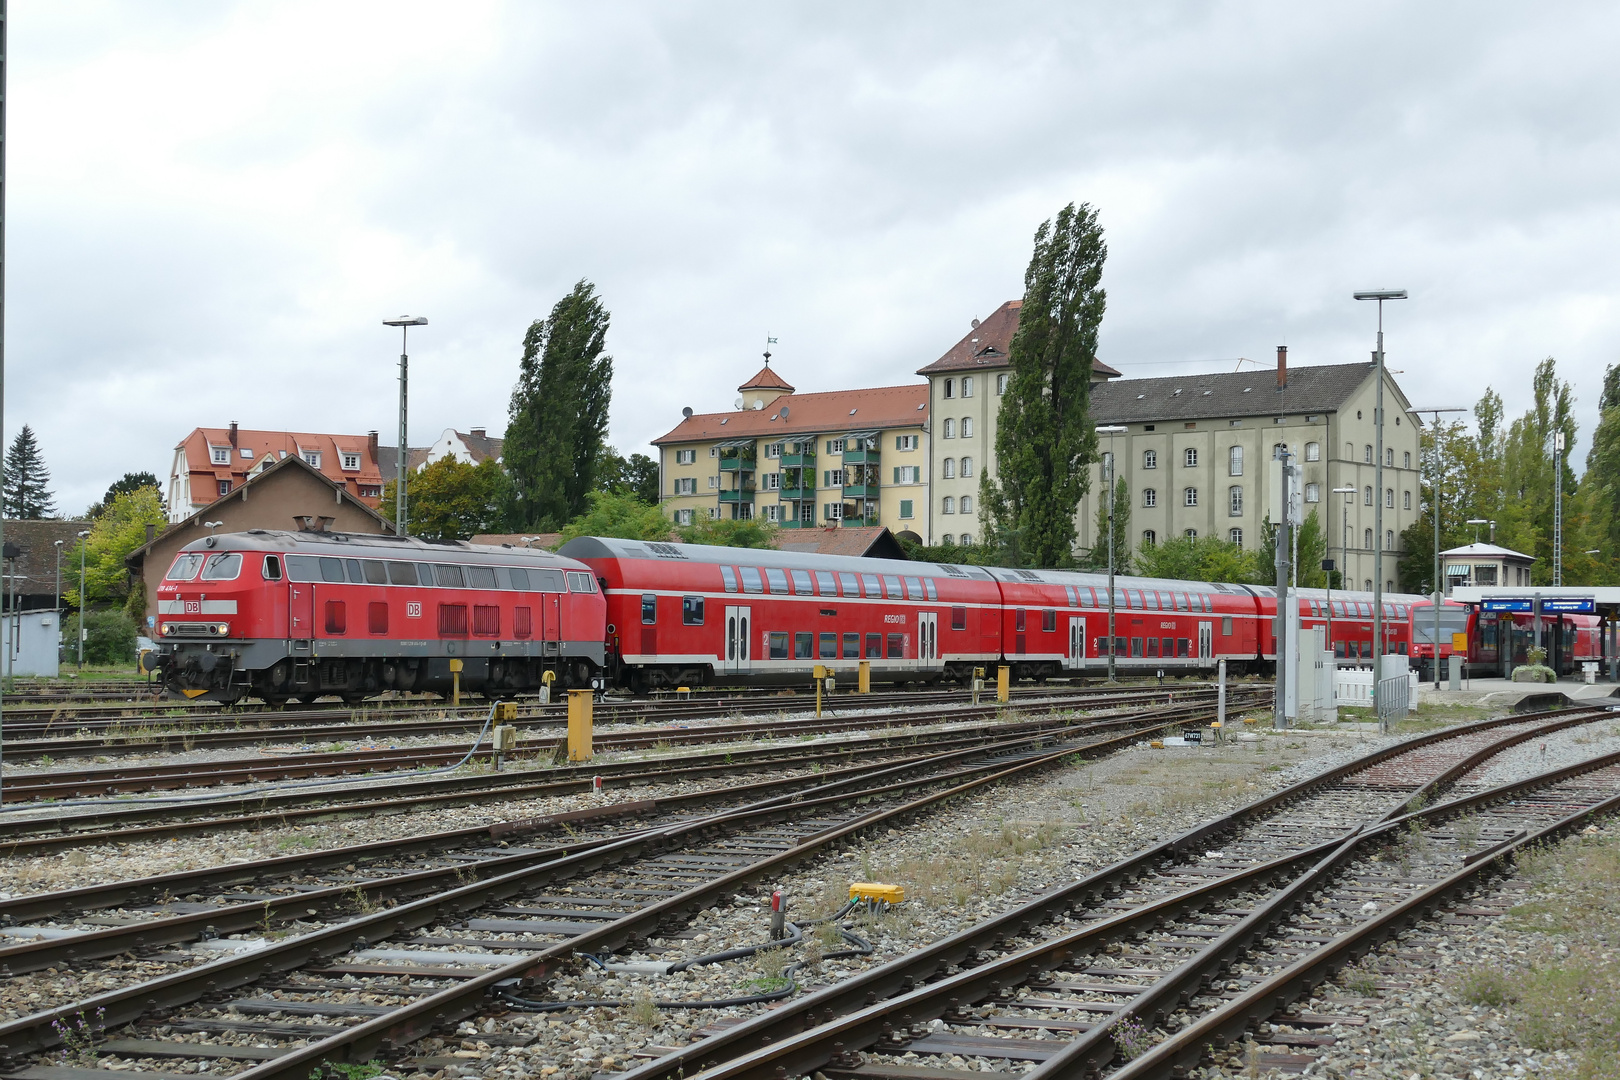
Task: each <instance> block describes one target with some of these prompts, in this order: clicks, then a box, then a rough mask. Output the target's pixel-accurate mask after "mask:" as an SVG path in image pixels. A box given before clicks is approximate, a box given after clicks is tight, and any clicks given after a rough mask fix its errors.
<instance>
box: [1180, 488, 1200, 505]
mask: <svg viewBox="0 0 1620 1080" xmlns="http://www.w3.org/2000/svg"><path fill="white" fill-rule="evenodd" d="M1181 500H1182V504H1183V505H1185V506H1197V505H1198V489H1197V488H1188V489H1187V490H1185V491H1183V492H1182V493H1181Z"/></svg>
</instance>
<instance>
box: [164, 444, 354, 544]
mask: <svg viewBox="0 0 1620 1080" xmlns="http://www.w3.org/2000/svg"><path fill="white" fill-rule="evenodd" d="M377 453H378V448H377V433H376V432H375V431H372V432H368V433H367V434H365V435H321V434H315V433H312V432H302V431H250V430H248V429H246V428H243V427H240V426H239V425H238V424H236V423H235V422H234V421H233V422H232V423H231V426H230V427H224V428H193V429H192V431H191V434H189V435H187V436H186V437H185V438H184V439H182V440H180V444H179V445H178V446H176V447H175V448H174V463H173V465H172V466H171V467H170V469H169V493H168V503H169V520H170V521H173V522H180V521H184V520H186V518H188V517H190V516H191V515H192V514H194V513H196V512H197V511H198V510H200V509H202V508H203V507H205V506H207V505H209V504H210V503H212V502H214V501H215V500H217V499H219V498H220V497H221V496H223V495H229V494H230V493H231V492H232V491H234V490H235V489H236V488H239V487H241V486H242V484H243V483H245V482H246V481H247V480H248V479H249V478H250V477H254V476H257V475H258V474H259V473H261V472H263V471H264V470H266V469H268V468H269V467H270V466H272V465H274V464H275V463H276V462H278V461H281V460H282V459H283V458H286V457H289V456H296V457H300V458H303V459H304V461H305V462H306V463H308V464H309V465H310V466H311V467H312V468H313V469H315V471H316V472H319V473H320V474H321V475H322V476H325V477H326V478H327V479H328V480H330V481H332V482H333V483H335V484H339V485H341V486H342V487H343V489H344V490H345V491H347V492H348V493H349V494H350V495H352V496H354V497H355V498H356V499H358V500H360V501H361V502H362V503H364V504H366V505H367V506H369V507H371V508H372V509H376V507H377V505H378V504H379V503H380V502H381V501H382V489H383V478H382V473H381V471H380V470H379V469H378V466H377Z"/></svg>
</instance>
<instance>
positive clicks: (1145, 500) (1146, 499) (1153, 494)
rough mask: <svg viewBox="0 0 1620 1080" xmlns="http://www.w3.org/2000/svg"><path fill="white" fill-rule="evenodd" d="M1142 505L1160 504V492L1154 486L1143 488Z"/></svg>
mask: <svg viewBox="0 0 1620 1080" xmlns="http://www.w3.org/2000/svg"><path fill="white" fill-rule="evenodd" d="M1142 505H1143V506H1145V507H1148V508H1150V509H1151V508H1152V507H1155V506H1158V505H1159V493H1158V492H1157V491H1155V490H1154V489H1153V488H1143V489H1142Z"/></svg>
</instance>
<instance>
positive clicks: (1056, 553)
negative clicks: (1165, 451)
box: [979, 203, 1108, 566]
mask: <svg viewBox="0 0 1620 1080" xmlns="http://www.w3.org/2000/svg"><path fill="white" fill-rule="evenodd" d="M1107 257H1108V247H1107V245H1106V244H1104V243H1103V234H1102V227H1101V226H1099V225H1098V224H1097V212H1096V210H1094V209H1092V207H1091V206H1090V205H1089V204H1084V203H1083V204H1081V205H1080V206H1079V207H1078V208H1076V207H1075V205H1074V204H1073V203H1070V204H1069V205H1068V206H1066V207H1064V208H1063V210H1062V211H1060V212H1059V214H1058V216H1057V221H1056V223H1055V224H1054V223H1053V222H1051V221H1046V222H1043V223H1042V225H1041V227H1040V228H1039V229H1037V230H1036V232H1035V252H1034V255H1033V256H1032V257H1031V259H1030V262H1029V268H1028V269H1027V270H1026V271H1025V272H1024V302H1023V308H1022V310H1021V311H1020V312H1019V318H1018V330H1017V331H1016V332H1015V333H1014V334H1013V338H1012V342H1011V344H1010V345H1009V348H1008V352H1009V356H1008V359H1009V362H1010V365H1011V372H1010V373H1009V378H1008V380H1007V392H1006V394H1005V395H1004V396H1003V397H1002V399H1001V411H1000V414H999V419H998V426H997V430H996V460H997V467H996V473H997V475H995V476H992V475H991V473H990V470H989V469H986V470H984V472H983V473H982V474H981V478H980V481H979V491H980V496H979V502H980V509H981V519H982V520H983V522H984V525H985V529H986V534H987V538H989V539H991V540H992V541H993V542H994V543H995V544H996V545H997V546H999V547H1001V548H1002V549H1003V550H1004V551H1005V553H1006V556H1007V560H1008V562H1009V563H1011V564H1012V565H1015V566H1024V565H1031V566H1067V565H1070V564H1071V563H1072V562H1073V559H1074V514H1075V509H1076V508H1077V507H1078V506H1079V505H1080V500H1081V499H1082V498H1084V497H1085V494H1086V491H1087V489H1088V487H1089V480H1090V473H1089V471H1088V466H1089V465H1090V463H1091V462H1092V461H1093V460H1094V459H1095V457H1096V449H1097V435H1096V432H1095V430H1094V429H1093V426H1092V422H1091V411H1090V402H1091V365H1092V361H1093V360H1094V358H1095V357H1096V353H1097V331H1098V329H1099V328H1100V327H1101V325H1102V319H1103V310H1104V308H1105V307H1106V303H1107V294H1106V293H1105V292H1104V291H1103V289H1102V288H1101V282H1102V271H1103V262H1104V261H1105V260H1106V259H1107Z"/></svg>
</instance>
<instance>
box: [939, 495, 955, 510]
mask: <svg viewBox="0 0 1620 1080" xmlns="http://www.w3.org/2000/svg"><path fill="white" fill-rule="evenodd" d="M939 512H940V513H942V514H954V513H956V500H955V499H953V498H951V496H949V495H947V496H945V498H944V499H942V500H940V504H939Z"/></svg>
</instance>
